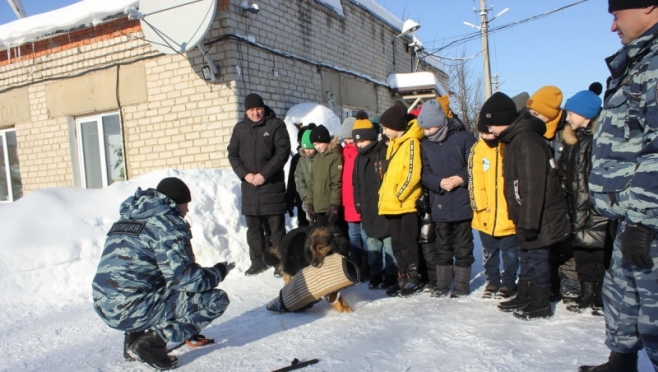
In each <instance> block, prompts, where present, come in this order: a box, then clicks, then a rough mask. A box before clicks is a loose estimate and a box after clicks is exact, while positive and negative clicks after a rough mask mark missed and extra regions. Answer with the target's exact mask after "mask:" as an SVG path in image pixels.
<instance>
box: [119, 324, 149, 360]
mask: <svg viewBox="0 0 658 372" xmlns="http://www.w3.org/2000/svg"><path fill="white" fill-rule="evenodd" d="M143 334H144V331H139V332H125V333H124V334H123V359H125V360H126V361H127V362H134V361H135V358H133V357H132V355H130V353H129V352H128V350H129V349H130V347H131V346H133V344H134V343H135V341H137V339H138V338H140V337H142V335H143Z"/></svg>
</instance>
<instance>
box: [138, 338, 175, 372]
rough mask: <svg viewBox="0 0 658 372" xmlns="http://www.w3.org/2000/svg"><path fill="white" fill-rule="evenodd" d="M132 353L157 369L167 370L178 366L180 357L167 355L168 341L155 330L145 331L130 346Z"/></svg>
mask: <svg viewBox="0 0 658 372" xmlns="http://www.w3.org/2000/svg"><path fill="white" fill-rule="evenodd" d="M130 354H131V355H132V356H133V357H135V359H137V360H139V361H141V362H144V363H146V364H148V365H150V366H151V367H153V368H155V369H159V370H167V369H173V368H176V366H178V358H176V357H170V356H168V355H167V341H165V340H163V339H162V338H161V337H160V335H158V334H157V333H156V332H155V331H154V330H149V331H146V332H144V334H143V335H142V337H140V338H139V339H137V341H135V343H134V344H133V345H132V346H131V347H130Z"/></svg>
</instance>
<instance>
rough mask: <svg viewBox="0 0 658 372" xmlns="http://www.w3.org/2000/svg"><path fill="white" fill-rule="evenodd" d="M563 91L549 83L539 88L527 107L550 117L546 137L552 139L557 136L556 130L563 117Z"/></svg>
mask: <svg viewBox="0 0 658 372" xmlns="http://www.w3.org/2000/svg"><path fill="white" fill-rule="evenodd" d="M561 104H562V91H561V90H560V88H558V87H556V86H553V85H547V86H544V87H541V88H539V90H537V91H536V92H535V94H533V95H532V96H531V97H530V99H529V100H528V103H527V107H528V108H529V109H532V110H535V111H537V112H538V113H540V114H542V115H544V116H546V117H547V118H548V123H546V133H544V137H545V138H548V139H551V138H553V136H555V131H556V130H557V126H558V124H559V122H560V118H561V117H562V110H561V109H560V105H561Z"/></svg>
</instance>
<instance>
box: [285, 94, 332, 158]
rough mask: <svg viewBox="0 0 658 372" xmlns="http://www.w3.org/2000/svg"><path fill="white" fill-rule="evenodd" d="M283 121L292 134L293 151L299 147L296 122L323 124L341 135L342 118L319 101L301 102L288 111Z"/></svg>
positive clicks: (330, 130) (330, 131)
mask: <svg viewBox="0 0 658 372" xmlns="http://www.w3.org/2000/svg"><path fill="white" fill-rule="evenodd" d="M283 121H284V122H285V123H286V129H288V134H289V135H290V145H291V146H290V147H291V148H292V152H293V153H295V148H296V147H297V132H298V130H297V127H296V126H295V124H299V123H301V124H303V125H302V126H305V125H309V124H311V123H315V124H316V125H320V124H322V125H324V126H325V127H327V129H328V130H329V133H330V134H331V135H337V136H340V128H341V121H340V118H339V117H338V116H336V114H335V113H334V112H333V111H331V110H330V109H328V108H327V107H325V106H322V105H321V104H319V103H313V102H305V103H299V104H297V105H295V106H293V107H291V108H290V109H289V110H288V112H286V117H285V118H284V119H283Z"/></svg>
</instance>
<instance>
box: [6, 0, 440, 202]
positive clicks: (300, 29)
mask: <svg viewBox="0 0 658 372" xmlns="http://www.w3.org/2000/svg"><path fill="white" fill-rule="evenodd" d="M250 1H251V2H253V0H250ZM241 2H242V1H241V0H219V1H218V2H217V9H216V13H215V18H214V21H213V23H212V26H211V28H210V30H209V32H208V33H207V34H206V35H205V37H204V38H203V40H202V43H203V45H204V46H205V47H206V48H207V49H208V53H209V55H210V57H211V59H212V60H213V61H214V62H215V63H216V65H217V66H218V68H219V75H218V76H217V79H216V80H215V81H211V80H208V79H207V78H208V76H207V75H206V76H204V71H203V70H204V67H207V64H208V62H207V60H206V59H204V58H203V56H202V54H201V52H200V51H199V49H196V48H195V49H193V50H191V51H189V52H187V53H183V54H174V55H170V54H163V53H161V52H159V51H158V50H156V49H155V48H154V47H153V46H152V45H151V44H149V42H148V41H146V40H145V39H144V37H143V33H142V28H141V26H140V21H138V20H129V19H128V17H127V16H126V15H125V14H124V13H123V12H118V14H114V15H111V16H109V17H106V18H105V19H103V21H102V22H101V23H98V24H96V25H95V26H91V25H86V26H83V25H76V26H74V27H71V28H70V29H68V30H64V31H62V30H58V31H57V32H53V33H51V34H50V35H45V36H41V37H38V38H36V39H35V40H27V41H24V42H22V43H19V44H18V45H9V46H4V47H2V46H0V147H1V148H0V167H1V168H0V201H11V200H16V199H18V198H19V197H20V196H21V195H23V194H24V193H28V192H30V191H32V190H37V189H41V188H46V187H66V186H74V187H85V188H98V187H104V186H107V185H109V184H111V183H113V182H115V181H118V180H122V179H126V178H132V177H136V176H138V175H141V174H144V173H147V172H150V171H153V170H156V169H161V168H170V167H171V168H180V169H191V168H228V167H229V164H228V160H227V157H226V155H227V154H226V146H227V144H228V141H229V138H230V135H231V130H232V128H233V126H234V125H235V123H236V122H237V121H239V120H240V119H241V117H242V115H243V114H244V112H243V109H242V107H241V103H242V100H243V98H244V96H245V95H246V94H248V93H250V92H258V93H259V94H261V95H262V96H263V98H264V100H265V102H266V104H268V105H269V106H270V107H272V108H273V109H274V110H275V112H276V113H277V116H279V117H282V118H283V117H284V116H285V113H286V111H287V110H288V109H289V108H290V107H292V106H294V105H295V104H298V103H302V102H318V103H321V104H323V105H325V106H327V107H329V108H331V109H332V110H333V111H334V112H335V113H336V114H337V115H338V116H339V117H341V119H342V118H344V117H345V115H349V114H350V113H351V112H353V111H354V110H357V109H365V110H366V111H368V112H369V113H370V114H371V115H377V114H381V113H382V112H383V111H384V110H385V109H387V108H388V107H389V106H390V105H391V104H392V103H393V102H394V101H395V100H396V97H395V96H394V94H393V93H392V91H391V90H390V88H389V86H388V85H387V84H386V79H387V77H388V76H389V75H390V74H392V73H402V72H410V71H412V69H414V67H415V65H416V62H417V61H416V56H415V54H414V51H413V49H412V48H409V47H408V44H409V43H411V41H412V39H411V38H410V37H409V36H403V37H396V36H397V35H398V34H399V33H400V30H401V26H402V21H401V20H399V19H397V18H394V17H393V16H392V15H391V14H390V13H388V14H386V13H383V12H385V11H383V8H382V9H380V8H381V7H379V6H378V4H376V3H375V2H374V1H372V0H369V1H359V0H340V1H339V0H333V2H334V4H336V2H338V4H340V8H342V9H336V7H334V6H331V5H330V4H331V3H332V2H327V1H320V0H257V3H258V6H259V7H260V12H259V13H258V14H247V13H245V12H244V11H243V9H242V7H241V5H240V4H241ZM328 4H329V5H328ZM135 5H137V2H136V1H135ZM72 6H75V5H72ZM17 22H20V21H17ZM10 25H11V24H10ZM1 30H2V26H0V31H1ZM418 70H425V71H431V72H432V73H434V74H435V76H436V77H437V79H438V81H440V82H441V83H442V84H443V86H447V81H448V76H447V75H446V73H445V72H443V71H442V70H441V65H440V64H439V63H438V62H436V61H435V60H427V59H421V61H420V63H419V64H418Z"/></svg>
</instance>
